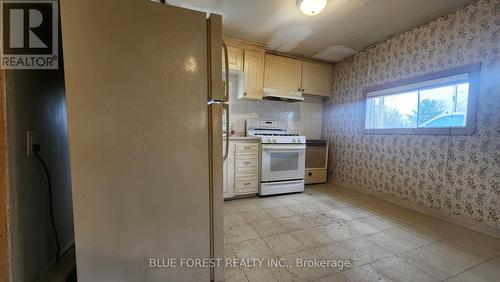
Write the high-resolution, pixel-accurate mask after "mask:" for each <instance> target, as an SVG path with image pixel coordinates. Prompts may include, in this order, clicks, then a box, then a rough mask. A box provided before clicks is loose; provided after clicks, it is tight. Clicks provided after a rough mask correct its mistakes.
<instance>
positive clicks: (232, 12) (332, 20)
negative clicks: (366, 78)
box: [167, 0, 476, 62]
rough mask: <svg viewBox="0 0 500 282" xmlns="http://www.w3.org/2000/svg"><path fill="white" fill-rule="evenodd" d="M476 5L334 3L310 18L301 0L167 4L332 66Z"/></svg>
mask: <svg viewBox="0 0 500 282" xmlns="http://www.w3.org/2000/svg"><path fill="white" fill-rule="evenodd" d="M475 1H476V0H328V4H327V6H326V8H325V10H323V12H321V13H320V14H319V15H316V16H306V15H304V14H302V12H300V10H299V9H298V8H297V5H296V0H167V2H168V3H169V4H172V5H176V6H181V7H186V8H190V9H196V10H201V11H206V12H213V13H218V14H221V15H222V16H223V21H224V22H223V28H224V34H225V35H228V36H231V37H235V38H239V39H245V40H250V41H254V42H259V43H265V44H267V47H268V49H271V50H275V51H280V52H284V53H289V54H294V55H300V56H306V57H314V58H318V59H323V60H327V61H332V62H338V61H340V60H342V59H343V58H345V57H348V56H350V55H352V54H354V53H357V52H359V51H361V50H363V49H364V48H366V47H367V46H369V45H371V44H373V43H375V42H377V41H381V40H384V39H385V38H387V37H389V36H391V35H394V34H399V33H401V32H404V31H406V30H408V29H410V28H412V27H415V26H418V25H420V24H423V23H426V22H429V21H431V20H433V19H435V18H438V17H439V16H441V15H444V14H447V13H449V12H452V11H454V10H456V9H459V8H462V7H463V6H465V5H466V4H468V3H472V2H475Z"/></svg>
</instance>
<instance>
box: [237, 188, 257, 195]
mask: <svg viewBox="0 0 500 282" xmlns="http://www.w3.org/2000/svg"><path fill="white" fill-rule="evenodd" d="M257 193H259V188H258V187H257V186H255V187H250V188H236V195H246V194H257Z"/></svg>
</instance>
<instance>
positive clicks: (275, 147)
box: [262, 144, 306, 151]
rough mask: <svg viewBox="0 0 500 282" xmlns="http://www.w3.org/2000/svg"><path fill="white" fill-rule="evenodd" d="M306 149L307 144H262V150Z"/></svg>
mask: <svg viewBox="0 0 500 282" xmlns="http://www.w3.org/2000/svg"><path fill="white" fill-rule="evenodd" d="M305 149H306V145H266V144H264V145H262V150H273V151H290V150H292V151H303V150H305Z"/></svg>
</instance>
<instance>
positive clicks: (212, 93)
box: [60, 0, 229, 282]
mask: <svg viewBox="0 0 500 282" xmlns="http://www.w3.org/2000/svg"><path fill="white" fill-rule="evenodd" d="M60 4H61V27H62V40H63V54H64V55H63V57H64V72H65V81H66V98H67V109H68V135H69V146H70V160H71V178H72V189H73V208H74V211H73V214H74V223H75V247H76V267H77V275H78V281H82V282H85V281H221V280H223V276H224V272H223V266H222V265H219V266H217V265H215V266H211V267H181V265H180V264H181V260H182V259H196V258H201V259H210V258H211V259H217V258H223V243H224V242H223V222H222V219H223V213H222V208H223V196H222V167H223V160H224V158H225V157H227V151H223V147H224V146H223V143H224V142H228V140H227V139H225V138H224V137H223V134H222V123H223V122H222V118H223V113H224V112H225V111H227V113H228V104H227V102H228V92H227V90H225V88H224V87H223V79H224V75H223V74H224V73H225V74H227V73H228V71H227V65H226V66H224V69H225V70H226V71H225V72H223V70H222V68H223V66H222V54H223V53H224V54H225V55H226V56H227V48H226V49H222V47H223V46H224V44H223V39H222V18H221V16H219V15H215V14H209V15H207V14H206V13H203V12H199V11H192V10H188V9H183V8H178V7H173V6H169V5H165V4H160V3H154V2H151V1H147V0H137V1H123V0H106V1H102V0H85V1H82V0H64V1H61V3H60ZM221 50H226V52H222V51H221ZM225 61H226V62H228V60H227V59H226V60H225ZM226 117H229V115H228V114H227V115H226ZM225 148H227V146H226V147H225ZM153 261H154V262H156V264H152V262H153ZM171 261H177V264H176V267H173V266H171V267H167V266H168V264H169V262H171Z"/></svg>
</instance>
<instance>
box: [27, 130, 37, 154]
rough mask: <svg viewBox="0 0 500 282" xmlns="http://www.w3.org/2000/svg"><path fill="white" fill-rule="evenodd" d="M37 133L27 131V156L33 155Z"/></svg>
mask: <svg viewBox="0 0 500 282" xmlns="http://www.w3.org/2000/svg"><path fill="white" fill-rule="evenodd" d="M35 136H36V133H35V132H34V131H30V130H28V131H26V155H27V156H28V157H31V156H33V155H34V153H33V144H34V143H35Z"/></svg>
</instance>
